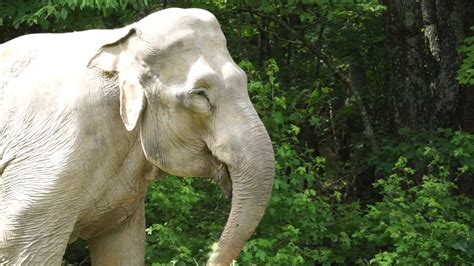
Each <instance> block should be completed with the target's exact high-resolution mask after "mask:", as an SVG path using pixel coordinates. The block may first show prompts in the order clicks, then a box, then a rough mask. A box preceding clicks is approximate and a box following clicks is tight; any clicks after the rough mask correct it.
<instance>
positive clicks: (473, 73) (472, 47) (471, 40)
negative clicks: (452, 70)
mask: <svg viewBox="0 0 474 266" xmlns="http://www.w3.org/2000/svg"><path fill="white" fill-rule="evenodd" d="M471 29H473V30H474V28H471ZM464 41H465V45H464V47H462V48H461V49H460V51H461V53H462V54H463V55H464V56H465V57H464V60H463V63H462V65H461V68H460V69H459V72H458V80H459V83H461V84H469V85H474V36H471V37H467V38H466V39H465V40H464Z"/></svg>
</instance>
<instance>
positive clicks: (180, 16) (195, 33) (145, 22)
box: [137, 8, 225, 50]
mask: <svg viewBox="0 0 474 266" xmlns="http://www.w3.org/2000/svg"><path fill="white" fill-rule="evenodd" d="M137 26H138V27H139V28H140V30H141V32H142V38H143V39H144V40H145V41H147V42H149V43H150V44H152V45H156V46H158V47H155V48H158V49H159V50H166V49H168V48H172V47H173V46H179V45H186V44H190V45H193V44H195V43H197V42H201V41H202V40H214V41H217V42H220V43H221V44H224V45H225V37H224V34H223V33H222V31H221V29H220V26H219V23H218V22H217V19H216V18H215V17H214V15H212V14H211V13H209V12H207V11H205V10H200V9H179V8H171V9H165V10H162V11H158V12H155V13H153V14H151V15H149V16H147V17H145V18H144V19H142V20H140V21H139V22H138V23H137Z"/></svg>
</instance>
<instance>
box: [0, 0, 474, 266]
mask: <svg viewBox="0 0 474 266" xmlns="http://www.w3.org/2000/svg"><path fill="white" fill-rule="evenodd" d="M381 2H382V3H380V2H378V1H369V0H367V1H336V0H333V1H325V0H319V1H309V0H308V1H268V2H267V1H262V2H261V3H258V2H255V3H253V2H244V1H236V2H234V1H232V2H231V1H229V2H227V1H160V2H157V1H151V0H150V1H147V0H64V1H60V0H34V1H16V0H3V1H2V2H0V29H1V30H0V42H3V41H7V40H9V39H12V38H14V37H16V36H19V35H23V34H27V33H37V32H66V31H73V30H82V29H89V28H117V27H121V26H123V25H125V24H127V23H130V22H132V21H135V20H137V19H139V18H141V17H143V16H145V15H146V14H149V13H151V12H152V11H155V10H159V9H162V8H166V7H171V6H178V7H201V8H205V9H208V10H210V11H212V12H213V13H214V14H215V15H216V16H217V18H218V19H219V21H220V23H221V26H222V29H223V31H224V33H225V34H226V36H227V39H228V46H229V50H230V52H231V53H232V56H233V58H234V59H235V61H236V62H237V63H238V64H239V65H240V66H241V67H242V68H243V69H244V70H245V71H246V72H247V73H248V75H249V86H248V89H249V92H250V95H251V98H252V101H253V103H254V105H255V107H256V109H257V111H258V112H259V114H260V116H261V118H262V120H263V121H264V123H265V126H266V127H267V129H268V131H269V133H270V135H271V138H272V140H273V145H274V150H275V156H276V180H275V185H274V191H273V197H272V199H271V203H270V206H269V208H268V211H267V213H266V215H265V217H264V219H263V221H262V223H261V225H260V226H259V228H258V230H257V231H256V233H255V235H254V236H253V237H252V239H251V240H250V241H248V243H247V244H246V245H245V247H244V250H243V252H242V254H241V256H240V258H239V260H238V261H237V262H236V264H237V265H251V264H254V265H315V264H317V265H319V264H321V265H333V264H336V265H337V264H363V265H367V264H380V265H392V264H401V265H425V264H429V265H446V264H450V265H465V264H473V263H474V239H473V238H474V229H473V224H474V209H473V206H474V200H473V197H472V196H473V195H474V192H473V190H474V189H473V186H474V185H473V184H474V183H473V181H472V176H473V171H474V157H473V156H474V136H473V135H472V134H471V133H470V132H469V130H465V129H463V127H462V126H460V124H459V123H453V124H452V125H451V126H448V127H446V126H444V127H437V126H434V127H431V128H425V127H413V126H410V124H403V123H399V122H398V120H397V115H400V114H399V113H397V105H396V103H394V101H393V99H395V102H396V100H397V93H396V92H394V88H393V86H392V83H391V82H393V80H394V78H393V71H395V70H394V68H393V66H392V64H391V62H392V61H393V60H394V59H393V58H391V55H390V52H389V49H391V48H389V47H393V40H392V39H391V38H390V36H389V35H390V33H389V32H387V31H388V29H387V23H388V22H387V16H389V15H390V14H391V11H390V10H391V9H390V6H391V1H381ZM392 2H393V1H392ZM460 19H462V18H460ZM395 26H396V25H395ZM467 26H469V25H467ZM470 26H472V25H470ZM467 28H469V27H467ZM419 32H422V29H420V30H419ZM466 32H467V34H466V37H465V38H464V39H463V40H461V41H460V42H459V43H460V44H463V45H462V46H460V47H458V48H459V52H460V54H459V57H460V58H463V61H462V62H458V63H455V60H454V59H453V64H457V66H458V67H457V69H456V71H457V72H456V74H457V81H456V82H458V83H457V86H460V87H461V88H462V89H464V90H469V89H470V88H471V87H469V86H470V85H474V78H473V76H474V70H473V65H474V39H473V38H474V37H472V36H471V35H472V31H469V30H467V31H466ZM402 34H409V33H406V32H405V33H402ZM469 34H470V35H469ZM469 36H471V37H469ZM390 45H392V46H390ZM399 48H400V49H403V47H399ZM452 49H457V48H456V47H453V48H452ZM456 51H457V50H455V52H456ZM426 63H427V64H428V63H429V61H426ZM446 89H450V88H446ZM420 91H421V90H420ZM423 93H427V92H423ZM458 109H459V108H458ZM461 109H462V108H461ZM398 111H399V110H398ZM402 115H403V113H402ZM421 115H422V113H420V116H421ZM454 115H455V116H457V117H459V116H460V115H459V114H458V113H456V114H454ZM456 121H457V120H456ZM431 122H433V121H431ZM431 124H433V123H431ZM229 206H230V202H229V200H228V199H226V198H225V197H224V196H223V194H222V193H221V192H220V191H219V189H218V188H217V187H216V186H215V185H214V184H212V183H211V182H209V181H208V180H206V179H198V178H177V177H168V178H166V179H164V180H162V181H160V182H156V183H153V184H152V185H151V186H150V188H149V191H148V195H147V199H146V216H147V229H146V234H147V252H146V261H147V264H150V265H170V264H173V265H174V264H176V265H201V264H203V263H204V262H205V261H206V258H207V254H208V252H209V251H210V247H211V245H212V243H213V241H216V240H217V239H218V237H219V234H220V231H221V230H222V228H223V225H224V224H225V221H226V219H227V213H228V210H229ZM64 263H65V264H81V265H87V264H89V263H90V262H89V258H88V253H87V243H86V242H85V241H78V242H76V243H74V244H72V245H71V246H70V247H69V248H68V251H67V253H66V255H65V257H64Z"/></svg>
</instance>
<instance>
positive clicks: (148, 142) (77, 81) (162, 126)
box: [0, 8, 275, 265]
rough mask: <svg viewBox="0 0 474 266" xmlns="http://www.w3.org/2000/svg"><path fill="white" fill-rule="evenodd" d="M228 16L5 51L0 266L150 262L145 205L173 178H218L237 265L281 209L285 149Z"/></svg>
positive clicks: (12, 45) (226, 250)
mask: <svg viewBox="0 0 474 266" xmlns="http://www.w3.org/2000/svg"><path fill="white" fill-rule="evenodd" d="M247 82H248V81H247V76H246V74H245V72H244V71H243V70H242V69H241V68H240V67H239V66H238V65H237V64H236V63H235V62H234V61H233V59H232V58H231V56H230V54H229V52H228V50H227V44H226V39H225V37H224V34H223V32H222V30H221V28H220V25H219V23H218V21H217V19H216V17H215V16H214V15H213V14H211V13H210V12H208V11H205V10H202V9H192V8H191V9H180V8H171V9H164V10H160V11H157V12H155V13H152V14H150V15H148V16H146V17H144V18H143V19H141V20H139V21H138V22H135V23H133V24H130V25H128V26H124V27H123V28H118V29H94V30H86V31H78V32H70V33H39V34H29V35H24V36H20V37H18V38H15V39H12V40H10V41H8V42H6V43H3V44H1V45H0V140H1V142H0V213H1V215H0V264H2V265H3V264H7V265H18V264H22V265H23V264H24V265H60V264H61V261H62V257H63V255H64V253H65V249H66V247H67V244H68V243H71V242H73V241H75V240H76V239H77V238H82V239H86V240H87V242H88V246H89V252H90V257H91V262H92V264H94V265H143V264H144V253H145V217H144V198H145V194H146V190H147V186H148V184H149V183H150V182H151V181H152V180H154V179H160V178H161V177H163V176H166V175H176V176H181V177H187V176H194V177H205V178H210V179H212V180H214V181H215V182H216V183H217V184H218V185H219V186H220V188H221V189H222V190H223V191H224V193H226V194H228V195H230V197H231V209H230V211H229V215H228V219H227V222H226V224H225V226H224V229H223V231H222V233H221V236H220V238H219V240H216V243H215V245H214V248H213V251H212V252H211V253H210V254H209V258H208V262H207V263H208V265H229V264H231V263H232V262H233V261H234V260H236V259H237V258H238V256H239V255H240V252H241V250H242V248H243V245H244V244H245V242H246V241H247V240H248V239H249V238H250V237H251V236H252V234H253V233H254V232H255V230H256V228H257V226H258V224H259V223H260V221H261V219H262V217H263V215H264V213H265V211H266V209H267V207H268V204H269V201H270V198H271V193H272V187H273V180H274V175H275V168H274V152H273V148H272V143H271V140H270V137H269V135H268V132H267V130H266V129H265V127H264V125H263V123H262V121H261V119H260V118H259V116H258V114H257V112H256V110H255V108H254V107H253V105H252V103H251V101H250V97H249V94H248V91H247Z"/></svg>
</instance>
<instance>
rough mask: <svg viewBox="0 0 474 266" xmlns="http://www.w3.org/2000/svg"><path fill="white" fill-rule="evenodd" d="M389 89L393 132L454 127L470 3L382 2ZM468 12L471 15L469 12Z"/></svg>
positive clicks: (429, 0) (458, 122) (456, 118)
mask: <svg viewBox="0 0 474 266" xmlns="http://www.w3.org/2000/svg"><path fill="white" fill-rule="evenodd" d="M382 3H384V4H386V5H387V7H388V10H387V13H386V24H387V39H388V40H389V41H388V49H389V54H390V62H391V72H390V80H391V82H390V87H391V90H392V93H393V94H394V100H395V102H396V104H395V106H396V109H395V110H394V111H395V112H394V119H395V121H396V124H397V126H398V127H399V128H401V127H408V128H414V129H419V128H427V129H430V130H434V129H437V128H440V127H451V128H456V127H458V126H459V124H460V119H459V117H457V109H458V108H459V103H458V99H459V96H460V85H459V82H458V80H457V79H456V77H457V71H458V69H459V66H460V64H461V57H460V55H459V52H458V50H459V48H460V46H461V45H462V43H463V39H464V34H465V32H464V28H465V23H467V22H468V21H467V18H469V16H472V13H471V14H469V11H468V10H469V7H472V2H471V1H461V0H459V1H431V0H421V1H403V0H385V1H382ZM471 10H472V8H471ZM471 12H472V11H471Z"/></svg>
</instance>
